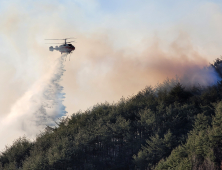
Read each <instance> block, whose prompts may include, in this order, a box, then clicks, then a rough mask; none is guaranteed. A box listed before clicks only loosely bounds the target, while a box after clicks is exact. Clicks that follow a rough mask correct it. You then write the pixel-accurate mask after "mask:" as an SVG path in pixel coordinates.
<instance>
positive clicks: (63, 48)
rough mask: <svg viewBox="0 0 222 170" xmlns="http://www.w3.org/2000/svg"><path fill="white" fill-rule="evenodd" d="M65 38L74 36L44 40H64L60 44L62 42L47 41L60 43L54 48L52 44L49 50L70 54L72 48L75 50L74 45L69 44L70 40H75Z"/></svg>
mask: <svg viewBox="0 0 222 170" xmlns="http://www.w3.org/2000/svg"><path fill="white" fill-rule="evenodd" d="M67 39H74V38H64V39H45V40H65V43H64V44H62V43H49V44H62V45H60V46H55V48H53V46H50V47H49V51H53V50H57V51H60V52H61V54H62V53H66V54H70V53H71V52H72V51H73V50H75V47H74V46H73V45H72V44H71V42H75V41H70V42H66V40H67Z"/></svg>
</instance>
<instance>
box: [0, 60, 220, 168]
mask: <svg viewBox="0 0 222 170" xmlns="http://www.w3.org/2000/svg"><path fill="white" fill-rule="evenodd" d="M220 63H221V60H220V59H217V60H216V61H215V63H214V64H213V65H212V66H213V67H214V68H215V70H216V71H217V72H218V74H220V67H219V66H220ZM221 100H222V81H221V82H218V83H217V84H215V85H213V86H210V87H201V86H193V87H189V88H185V87H184V86H183V85H182V84H181V83H180V82H179V81H176V80H166V81H165V82H164V83H163V84H160V85H158V86H157V87H155V88H151V87H146V88H145V89H144V90H142V91H140V92H139V93H138V94H137V95H134V96H131V97H129V98H127V99H125V98H122V99H120V101H119V102H117V103H115V104H109V103H103V104H97V105H95V106H94V107H93V108H92V109H91V110H87V111H85V112H78V113H75V114H73V115H72V116H71V117H69V118H65V119H61V120H60V122H59V123H58V126H57V127H46V129H45V131H44V132H42V133H41V134H39V135H38V136H37V137H36V140H35V142H30V141H29V140H28V139H26V138H25V137H23V138H19V139H17V140H16V141H15V142H14V143H13V145H12V146H10V147H7V148H6V149H5V150H4V151H3V152H2V153H1V154H0V169H1V170H15V169H23V170H30V169H31V170H54V169H55V170H72V169H73V170H74V169H81V170H82V169H95V170H100V169H101V170H102V169H110V170H111V169H142V170H143V169H144V170H145V169H156V170H163V169H181V170H182V169H193V170H204V169H206V170H210V169H220V167H222V166H221V161H222V101H221Z"/></svg>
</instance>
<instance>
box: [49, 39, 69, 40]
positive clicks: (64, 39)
mask: <svg viewBox="0 0 222 170" xmlns="http://www.w3.org/2000/svg"><path fill="white" fill-rule="evenodd" d="M45 40H65V39H45Z"/></svg>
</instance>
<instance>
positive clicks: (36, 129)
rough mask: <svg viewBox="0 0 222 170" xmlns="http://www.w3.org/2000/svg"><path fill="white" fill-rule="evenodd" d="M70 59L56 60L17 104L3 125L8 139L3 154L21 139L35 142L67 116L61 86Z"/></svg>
mask: <svg viewBox="0 0 222 170" xmlns="http://www.w3.org/2000/svg"><path fill="white" fill-rule="evenodd" d="M66 57H67V55H66V54H63V55H61V57H60V58H58V59H57V60H55V61H54V63H53V65H52V67H51V68H50V69H49V71H48V72H47V73H46V74H45V75H44V76H43V77H42V78H41V79H39V80H38V81H37V82H35V83H34V84H33V86H32V87H31V88H30V89H29V90H27V92H26V93H25V94H24V95H23V96H22V97H21V98H20V99H19V100H18V101H16V103H15V104H14V105H13V107H12V108H11V111H10V114H9V115H8V116H7V117H5V118H4V119H2V120H1V121H0V135H1V136H4V138H1V141H0V150H2V149H3V148H4V146H5V145H7V144H10V143H11V142H12V141H13V140H15V139H16V138H18V137H20V136H24V135H25V136H26V137H28V138H30V139H35V136H36V135H37V134H38V133H40V132H41V131H42V130H43V129H44V128H45V127H46V126H47V125H49V126H53V125H55V121H56V120H57V119H58V118H59V117H63V116H65V115H66V110H65V106H64V105H63V104H62V102H63V99H64V98H65V93H63V92H62V90H63V87H62V86H61V85H60V81H61V78H62V76H63V73H64V71H65V69H64V61H65V59H66ZM6 130H7V134H5V132H6Z"/></svg>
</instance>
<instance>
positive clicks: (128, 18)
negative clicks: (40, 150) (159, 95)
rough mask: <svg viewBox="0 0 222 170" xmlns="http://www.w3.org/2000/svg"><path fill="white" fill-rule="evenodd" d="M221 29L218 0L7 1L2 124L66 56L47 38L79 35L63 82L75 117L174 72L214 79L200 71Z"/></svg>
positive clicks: (221, 42)
mask: <svg viewBox="0 0 222 170" xmlns="http://www.w3.org/2000/svg"><path fill="white" fill-rule="evenodd" d="M221 28H222V1H219V0H214V1H209V0H192V1H191V0H180V1H175V0H174V1H173V0H156V1H153V0H137V1H134V0H112V1H105V0H57V1H56V0H38V1H34V0H7V1H6V0H0V76H1V79H0V94H1V95H0V123H1V122H4V121H5V120H6V119H7V120H9V119H11V117H10V116H9V115H12V112H13V115H16V117H19V116H20V114H23V113H22V110H23V109H21V108H25V107H26V106H27V103H26V102H24V101H26V100H23V98H24V96H26V95H27V94H34V93H38V90H37V89H35V88H34V87H36V84H38V83H37V82H39V80H44V79H43V78H42V77H44V76H45V75H49V74H48V73H49V72H50V70H53V68H52V67H53V63H55V61H56V59H58V58H59V57H60V56H61V55H60V53H59V52H57V51H54V52H50V51H49V50H48V47H49V44H45V43H46V41H45V40H44V39H46V38H67V37H75V38H77V39H76V43H75V44H74V45H75V47H76V50H75V51H74V52H73V54H72V55H71V60H70V61H68V60H67V61H66V62H65V63H64V64H65V69H66V71H65V72H64V75H63V80H62V82H61V85H62V86H63V87H64V90H63V92H64V93H66V94H65V98H64V102H63V104H64V105H65V106H66V111H67V112H68V113H67V115H71V114H72V113H74V112H77V111H78V110H85V109H88V108H90V107H92V106H93V105H95V104H96V103H102V102H105V101H108V102H113V101H115V102H116V101H118V100H119V99H120V98H121V97H122V96H124V97H128V96H130V95H132V94H136V93H137V92H138V91H139V90H142V89H143V88H145V86H148V85H152V86H155V85H156V84H157V83H161V82H162V81H163V80H165V79H166V78H167V77H169V78H173V77H175V75H178V76H183V75H186V76H185V77H186V78H187V82H191V83H192V82H194V81H195V80H196V79H197V77H198V79H199V81H200V82H203V84H204V83H205V84H207V83H209V82H210V81H211V80H210V79H211V78H212V75H211V74H209V73H206V71H204V72H202V73H201V69H202V68H203V66H205V65H207V64H208V63H209V62H213V60H214V59H216V58H218V57H220V55H221V47H222V34H221ZM187 75H189V76H187ZM192 75H194V76H193V77H192ZM205 80H207V81H205ZM208 80H209V81H208ZM16 103H21V104H20V105H19V107H17V105H18V104H16ZM30 107H31V106H30ZM16 108H17V109H16ZM27 114H28V113H27ZM15 120H18V121H17V123H18V124H19V123H22V122H20V121H26V120H25V118H24V120H22V119H21V118H19V119H17V118H15ZM12 122H14V123H15V122H16V121H12ZM9 125H10V123H8V125H7V126H9ZM0 128H2V129H1V130H0V135H4V134H6V133H8V134H10V133H12V132H13V128H12V129H11V130H10V133H9V132H8V131H7V129H6V128H5V127H3V125H0ZM38 130H41V129H38ZM35 133H36V131H35ZM22 134H26V135H27V133H26V129H25V128H23V129H22V130H21V131H20V132H19V133H16V134H13V135H11V136H10V140H13V139H15V138H17V136H19V135H22ZM10 140H6V141H5V142H3V143H1V142H0V148H3V146H4V145H5V144H7V143H6V142H7V141H10Z"/></svg>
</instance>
